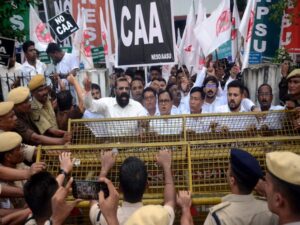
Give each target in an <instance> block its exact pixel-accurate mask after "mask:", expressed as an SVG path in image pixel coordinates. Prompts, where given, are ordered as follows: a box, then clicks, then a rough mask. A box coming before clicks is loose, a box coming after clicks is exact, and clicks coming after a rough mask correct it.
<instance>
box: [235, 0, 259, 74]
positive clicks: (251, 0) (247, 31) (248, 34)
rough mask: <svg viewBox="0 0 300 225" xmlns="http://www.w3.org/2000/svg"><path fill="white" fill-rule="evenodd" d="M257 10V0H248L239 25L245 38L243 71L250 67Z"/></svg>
mask: <svg viewBox="0 0 300 225" xmlns="http://www.w3.org/2000/svg"><path fill="white" fill-rule="evenodd" d="M255 11H256V0H248V3H247V6H246V9H245V12H244V15H243V18H242V21H241V24H240V26H239V31H240V33H241V35H242V37H243V38H244V53H243V59H242V61H243V65H242V71H243V70H244V69H245V68H247V67H248V64H249V54H250V47H251V40H252V31H253V26H254V21H255Z"/></svg>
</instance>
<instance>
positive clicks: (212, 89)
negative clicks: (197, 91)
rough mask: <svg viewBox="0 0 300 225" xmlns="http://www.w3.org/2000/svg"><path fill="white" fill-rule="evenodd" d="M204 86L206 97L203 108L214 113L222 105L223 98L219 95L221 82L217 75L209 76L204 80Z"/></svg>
mask: <svg viewBox="0 0 300 225" xmlns="http://www.w3.org/2000/svg"><path fill="white" fill-rule="evenodd" d="M203 87H204V88H203V90H204V93H205V99H204V103H203V105H202V110H203V111H205V112H207V113H214V112H216V108H217V107H218V106H220V105H222V102H221V99H220V98H219V97H217V93H218V88H219V82H218V80H217V78H216V77H215V76H208V77H206V78H205V80H204V81H203Z"/></svg>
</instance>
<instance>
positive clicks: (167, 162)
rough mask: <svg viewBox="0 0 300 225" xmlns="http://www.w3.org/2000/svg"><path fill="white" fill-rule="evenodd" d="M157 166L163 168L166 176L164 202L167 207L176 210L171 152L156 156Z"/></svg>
mask: <svg viewBox="0 0 300 225" xmlns="http://www.w3.org/2000/svg"><path fill="white" fill-rule="evenodd" d="M156 160H157V164H158V165H160V166H161V167H162V168H163V171H164V176H165V186H164V201H165V205H169V206H171V207H172V208H173V209H174V208H175V199H176V196H175V195H176V192H175V185H174V181H173V176H172V171H171V163H172V155H171V151H170V150H160V151H159V153H158V154H157V155H156Z"/></svg>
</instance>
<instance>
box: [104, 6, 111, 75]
mask: <svg viewBox="0 0 300 225" xmlns="http://www.w3.org/2000/svg"><path fill="white" fill-rule="evenodd" d="M109 15H110V14H109V0H105V17H106V27H107V34H108V35H107V36H108V37H106V38H107V42H108V43H107V51H108V65H109V68H108V73H109V74H110V73H112V65H111V63H110V58H111V57H112V46H111V36H110V17H109ZM104 23H105V22H104Z"/></svg>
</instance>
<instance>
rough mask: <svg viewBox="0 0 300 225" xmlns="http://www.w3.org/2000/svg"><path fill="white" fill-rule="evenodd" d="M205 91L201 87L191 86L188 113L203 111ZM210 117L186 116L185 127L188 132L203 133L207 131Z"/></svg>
mask: <svg viewBox="0 0 300 225" xmlns="http://www.w3.org/2000/svg"><path fill="white" fill-rule="evenodd" d="M204 98H205V93H204V91H203V88H200V87H193V88H192V90H191V92H190V112H189V114H201V113H205V112H204V111H203V110H202V105H203V102H204ZM210 121H211V117H200V116H199V117H194V116H193V117H187V119H186V129H187V131H189V132H193V131H194V132H196V133H203V132H205V131H207V132H208V131H209V125H210Z"/></svg>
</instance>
